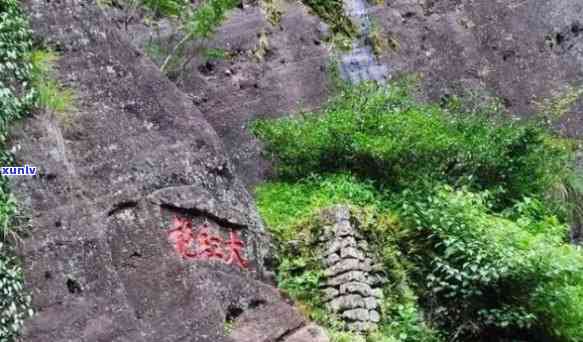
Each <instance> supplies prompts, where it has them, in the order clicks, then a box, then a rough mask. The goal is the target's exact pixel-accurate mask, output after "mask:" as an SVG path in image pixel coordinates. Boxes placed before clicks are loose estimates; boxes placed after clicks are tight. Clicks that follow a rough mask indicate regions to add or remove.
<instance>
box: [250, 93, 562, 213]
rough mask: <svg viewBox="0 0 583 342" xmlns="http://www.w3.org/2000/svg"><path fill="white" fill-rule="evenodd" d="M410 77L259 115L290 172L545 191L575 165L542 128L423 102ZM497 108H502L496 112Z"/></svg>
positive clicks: (266, 137) (503, 196)
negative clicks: (305, 110)
mask: <svg viewBox="0 0 583 342" xmlns="http://www.w3.org/2000/svg"><path fill="white" fill-rule="evenodd" d="M409 92H410V87H408V86H407V84H406V83H401V84H393V85H391V86H389V87H383V86H377V85H374V84H364V85H361V86H358V87H355V88H348V89H346V90H344V91H343V92H342V93H341V94H340V95H339V96H338V97H337V98H335V99H334V100H332V102H331V103H330V104H329V105H328V106H326V108H325V109H324V110H322V111H321V112H316V113H310V114H306V115H303V116H301V117H293V118H284V119H281V120H277V121H259V122H257V123H256V124H255V126H254V128H253V129H254V132H255V133H256V135H257V136H259V137H260V138H261V139H262V140H263V141H264V142H265V143H266V148H267V150H268V152H270V153H271V154H272V155H273V156H274V158H275V159H277V161H278V163H277V171H278V174H279V175H280V177H283V178H286V179H301V178H303V177H306V176H307V175H309V174H311V173H330V172H342V171H350V172H354V173H355V174H357V175H359V176H361V177H364V178H369V179H372V180H375V181H377V182H379V183H381V184H382V185H383V186H384V187H389V188H391V189H392V190H397V191H399V190H401V189H403V188H409V187H412V186H416V184H417V185H418V184H423V183H426V182H429V183H436V182H446V183H449V184H453V185H463V184H465V185H470V186H472V188H474V189H476V190H491V191H497V192H498V193H499V196H498V199H500V200H501V201H502V202H504V204H507V203H511V202H512V201H514V200H517V199H520V198H522V196H524V195H527V194H533V193H536V194H541V193H543V192H544V191H545V190H546V189H548V188H549V187H550V186H551V184H553V183H554V182H556V181H557V180H558V179H561V177H563V176H564V175H566V174H567V173H568V172H569V167H568V165H569V164H568V162H569V157H570V155H569V149H568V146H565V145H564V144H561V143H557V142H556V141H555V140H554V139H553V138H552V137H551V136H550V135H548V134H547V133H546V130H545V129H544V128H543V127H540V126H538V125H536V124H534V123H516V122H514V121H508V120H502V119H501V118H499V117H497V116H493V117H486V116H484V115H482V113H465V112H455V111H451V110H446V109H443V108H440V107H438V106H436V105H425V104H419V103H416V102H415V101H414V100H413V99H412V98H411V96H410V95H409ZM494 114H496V113H494Z"/></svg>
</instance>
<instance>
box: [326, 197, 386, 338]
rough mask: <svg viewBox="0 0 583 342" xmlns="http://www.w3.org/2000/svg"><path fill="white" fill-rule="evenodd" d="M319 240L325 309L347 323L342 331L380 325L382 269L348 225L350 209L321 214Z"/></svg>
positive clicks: (361, 329) (361, 238) (357, 233)
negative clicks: (324, 280) (323, 276)
mask: <svg viewBox="0 0 583 342" xmlns="http://www.w3.org/2000/svg"><path fill="white" fill-rule="evenodd" d="M322 223H323V228H322V234H321V236H320V237H319V242H320V250H321V255H322V264H323V266H324V267H325V271H324V275H325V277H326V278H327V280H326V282H325V283H324V284H322V285H323V289H322V293H323V296H324V300H325V302H326V307H327V308H328V310H330V311H331V312H333V313H336V314H338V316H339V317H340V318H341V319H342V320H344V321H345V322H347V324H346V328H348V329H350V330H354V331H369V330H372V329H374V328H375V327H376V325H377V323H378V322H379V321H380V302H381V300H382V297H383V292H382V288H381V287H382V285H383V282H384V281H385V279H384V278H383V276H382V275H381V274H380V272H379V271H382V267H379V266H378V264H376V263H375V261H374V260H375V258H374V256H373V253H371V251H370V250H369V244H368V242H367V240H366V239H365V238H364V237H363V236H362V234H360V233H359V231H358V228H357V227H356V226H355V224H354V223H353V222H351V214H350V209H349V208H348V207H344V206H336V207H332V208H330V209H327V210H325V211H324V212H323V213H322Z"/></svg>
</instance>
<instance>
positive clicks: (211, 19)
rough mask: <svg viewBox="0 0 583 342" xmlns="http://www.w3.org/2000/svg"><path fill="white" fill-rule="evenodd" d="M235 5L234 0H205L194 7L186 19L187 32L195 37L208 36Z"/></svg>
mask: <svg viewBox="0 0 583 342" xmlns="http://www.w3.org/2000/svg"><path fill="white" fill-rule="evenodd" d="M236 5H237V1H236V0H207V1H205V2H204V3H203V4H202V5H200V6H199V7H197V8H196V10H195V11H194V12H193V14H192V15H191V17H190V18H189V19H188V26H187V27H188V32H192V33H193V34H194V36H195V37H199V38H208V37H210V36H211V35H212V34H213V33H214V32H215V29H216V28H217V27H218V26H219V25H220V24H221V23H222V22H223V20H225V18H226V15H227V12H228V11H229V10H231V9H232V8H233V7H235V6H236Z"/></svg>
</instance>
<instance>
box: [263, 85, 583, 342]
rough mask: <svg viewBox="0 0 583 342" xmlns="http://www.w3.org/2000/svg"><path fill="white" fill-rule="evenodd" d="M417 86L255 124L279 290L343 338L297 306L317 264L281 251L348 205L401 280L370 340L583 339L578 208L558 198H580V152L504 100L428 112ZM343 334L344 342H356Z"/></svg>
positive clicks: (349, 91) (350, 91)
mask: <svg viewBox="0 0 583 342" xmlns="http://www.w3.org/2000/svg"><path fill="white" fill-rule="evenodd" d="M412 84H414V83H412V82H410V80H409V81H400V82H396V83H393V84H391V85H389V86H378V85H374V84H363V85H360V86H356V87H349V88H345V89H343V90H342V91H341V92H340V94H339V95H338V96H337V97H336V98H334V99H333V100H332V101H331V102H330V103H329V104H328V105H327V106H325V108H324V109H323V110H322V111H319V112H316V113H309V114H303V115H301V116H296V117H291V118H284V119H280V120H276V121H259V122H257V123H256V124H255V126H254V132H255V133H256V135H257V136H258V137H260V138H261V139H262V140H263V141H264V142H265V144H266V148H267V151H268V152H269V153H270V155H271V156H272V157H273V158H274V159H275V160H276V168H277V171H278V175H279V178H278V179H277V181H274V182H270V183H266V184H264V185H262V186H260V187H259V188H258V189H257V197H258V203H259V207H260V211H261V213H262V214H263V217H264V218H265V219H266V221H267V224H268V226H269V227H270V229H271V231H272V232H273V233H274V235H275V236H276V237H277V238H278V240H279V241H280V246H282V255H281V260H280V270H279V272H280V278H281V279H284V278H285V281H282V283H281V284H282V286H283V288H284V289H287V290H288V291H289V292H290V294H291V295H292V296H293V297H295V298H297V299H299V300H303V301H304V304H305V305H306V306H307V307H308V308H311V309H310V312H311V313H312V316H313V317H314V318H316V319H318V320H319V321H322V322H328V324H329V325H330V326H332V327H334V324H333V323H331V322H333V319H331V318H330V317H325V315H324V316H322V311H321V310H320V308H319V307H318V303H315V302H311V301H310V300H309V299H306V298H313V296H304V295H302V294H303V293H304V292H307V293H309V291H312V290H313V286H311V285H310V284H311V283H310V282H309V281H308V280H309V279H307V280H306V279H301V278H302V277H303V276H304V275H305V274H309V273H305V272H301V271H302V268H303V271H309V267H310V263H306V262H304V263H303V264H302V263H301V262H299V263H298V260H296V259H297V256H294V254H292V253H287V252H286V248H285V246H287V245H288V243H289V241H290V240H292V239H294V237H295V236H297V233H298V231H299V230H301V229H303V228H302V227H305V226H306V225H309V224H310V223H309V222H311V217H313V213H314V211H315V210H317V209H318V208H322V207H325V206H328V205H331V204H334V203H348V204H351V205H353V206H355V207H356V208H360V209H358V210H364V211H365V212H367V213H369V214H368V217H369V219H368V221H369V222H370V220H373V222H372V223H371V224H370V225H369V226H372V227H375V229H374V232H373V233H374V234H376V235H375V239H376V240H377V241H381V244H380V245H379V246H378V248H379V249H380V251H381V253H380V256H381V258H383V260H384V264H385V265H386V267H387V268H388V270H387V271H388V272H389V274H393V275H398V276H394V277H393V276H392V277H391V282H392V284H393V286H394V289H393V293H394V296H393V297H389V298H388V299H387V303H386V305H385V307H387V308H391V310H385V311H383V316H384V317H383V320H382V324H381V326H380V328H379V331H378V332H377V333H375V334H371V335H370V336H368V337H367V338H368V340H370V341H395V340H397V341H431V340H436V339H438V340H444V341H452V340H453V341H476V340H484V341H485V340H517V339H518V340H525V341H526V340H528V341H534V340H537V341H538V340H544V341H581V340H583V333H582V332H581V329H580V326H581V325H582V324H583V285H582V284H583V255H582V254H581V252H580V250H579V249H578V248H577V247H575V246H572V245H570V244H569V243H568V232H567V230H568V229H567V224H568V223H569V222H568V220H569V219H570V218H571V217H572V215H570V213H571V212H573V210H574V208H573V205H572V204H571V203H569V202H568V201H565V200H564V199H565V198H568V196H556V195H555V196H554V195H553V193H556V190H553V189H557V188H571V189H574V188H573V187H571V185H572V184H574V183H575V181H574V179H575V176H574V172H573V170H572V149H573V146H572V144H571V143H570V142H569V141H565V140H562V139H560V138H558V137H556V136H554V135H553V134H551V133H550V131H549V130H548V129H547V127H546V126H545V125H544V124H542V123H541V122H543V120H536V119H535V120H533V121H530V122H517V121H513V120H509V119H506V118H505V117H504V115H502V114H501V113H500V111H499V109H498V108H499V106H498V105H497V104H496V102H492V103H490V104H482V105H473V103H470V102H467V101H465V100H463V99H460V98H453V99H450V101H448V103H446V104H442V105H441V106H438V105H435V104H422V103H419V102H418V101H416V100H415V99H414V97H413V96H412V95H411V94H412V93H413V92H414V90H415V89H414V86H412ZM573 191H576V190H573ZM388 218H390V219H388ZM371 234H372V233H371ZM396 256H398V257H396ZM290 265H293V268H292V269H291V271H290ZM346 334H347V333H338V334H337V335H336V336H338V338H337V340H342V338H348V339H350V338H352V339H355V338H357V337H354V336H352V337H346V336H349V335H346ZM358 338H361V337H358ZM362 338H364V337H362Z"/></svg>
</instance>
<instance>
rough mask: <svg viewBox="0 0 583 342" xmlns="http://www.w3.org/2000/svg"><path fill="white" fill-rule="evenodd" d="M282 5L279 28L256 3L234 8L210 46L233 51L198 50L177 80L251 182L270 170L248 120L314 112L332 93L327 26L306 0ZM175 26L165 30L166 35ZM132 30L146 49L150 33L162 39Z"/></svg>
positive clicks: (136, 26)
mask: <svg viewBox="0 0 583 342" xmlns="http://www.w3.org/2000/svg"><path fill="white" fill-rule="evenodd" d="M276 3H277V4H278V6H279V9H280V10H281V11H282V12H283V13H284V14H283V16H282V17H281V20H280V21H279V23H278V24H276V25H273V24H271V23H270V22H269V20H268V19H267V18H266V15H265V12H264V11H262V9H261V8H260V7H259V6H257V5H255V6H244V8H238V9H235V10H233V11H232V12H231V14H230V15H229V18H228V19H227V20H226V22H225V23H224V24H223V25H222V26H221V27H220V28H219V29H218V31H217V33H216V35H215V36H214V37H213V39H212V41H211V42H210V43H208V44H207V46H208V47H213V48H218V49H222V50H224V51H227V52H228V53H229V54H230V55H231V56H230V57H229V58H227V59H225V60H214V61H209V62H207V61H206V58H205V57H204V56H203V55H196V56H194V58H193V59H192V62H191V63H190V64H189V65H188V67H187V70H188V72H186V73H183V74H182V75H180V77H178V78H177V79H176V84H177V85H178V86H179V88H180V89H182V90H183V91H184V92H185V93H187V94H189V95H190V97H191V99H192V101H193V102H194V103H195V105H196V106H197V107H198V108H200V109H201V111H202V112H203V113H204V116H205V118H206V119H207V120H208V122H209V123H210V124H211V125H212V126H213V128H214V129H215V130H216V131H217V133H218V135H219V136H220V137H221V138H222V139H223V141H224V144H225V148H226V150H227V152H228V154H229V156H230V157H231V160H232V161H233V164H234V166H235V169H236V170H237V173H238V174H239V175H241V178H242V180H243V181H244V182H245V183H246V184H248V185H252V184H256V183H258V182H260V181H261V180H263V179H265V178H266V177H267V176H268V175H269V173H270V165H269V163H268V162H267V161H266V160H265V159H263V158H261V155H260V154H261V147H260V145H259V144H258V142H257V140H256V139H254V138H253V137H252V136H251V134H250V133H249V131H248V124H249V123H250V122H251V121H252V120H254V119H258V118H275V117H279V116H283V115H285V114H288V113H292V112H296V111H300V110H310V109H314V108H316V107H317V106H319V105H320V104H322V102H323V101H325V100H326V99H327V97H328V94H329V74H328V73H327V67H328V64H329V62H330V54H329V48H328V47H327V46H326V44H325V43H324V41H323V39H324V38H325V37H326V35H327V28H326V25H325V24H324V23H323V22H321V21H320V19H319V18H318V17H316V16H313V15H310V14H309V13H308V9H307V8H306V7H305V6H303V5H301V3H299V2H288V1H276ZM119 25H120V28H122V29H123V30H124V31H125V28H124V26H123V25H122V24H119ZM164 27H166V25H164ZM170 31H171V30H169V29H165V30H163V32H162V36H164V34H168V33H169V32H170ZM125 32H126V33H127V34H128V35H129V36H130V37H131V39H132V41H133V42H134V44H135V45H137V46H140V47H143V46H145V44H146V42H148V41H149V36H150V35H153V36H154V37H157V34H156V33H154V32H153V31H152V30H151V29H149V28H147V27H145V26H144V25H143V24H139V23H136V24H134V25H130V26H129V28H128V30H127V31H125ZM188 57H192V56H188Z"/></svg>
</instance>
